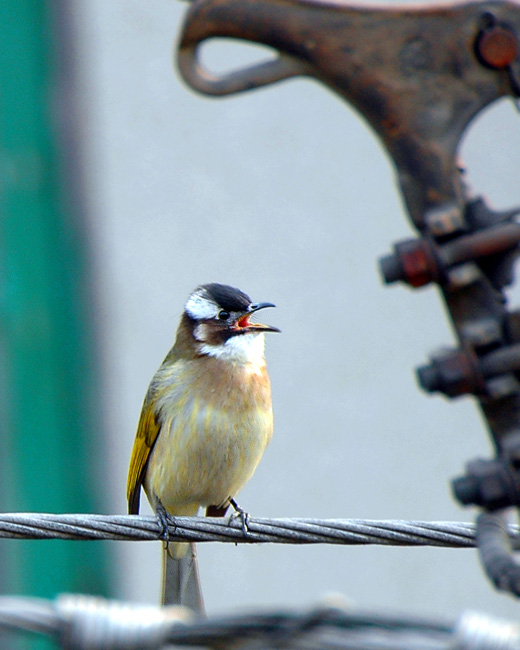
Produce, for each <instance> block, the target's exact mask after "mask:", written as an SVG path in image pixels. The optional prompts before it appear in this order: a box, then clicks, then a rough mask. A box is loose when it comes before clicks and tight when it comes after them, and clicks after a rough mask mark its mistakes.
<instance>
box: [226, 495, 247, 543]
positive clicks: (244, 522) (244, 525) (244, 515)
mask: <svg viewBox="0 0 520 650" xmlns="http://www.w3.org/2000/svg"><path fill="white" fill-rule="evenodd" d="M229 503H230V504H231V506H232V507H233V509H234V511H235V512H234V514H232V515H231V518H230V521H232V520H233V519H235V518H236V517H239V518H240V521H241V522H242V532H243V534H244V537H246V536H247V526H248V523H249V513H247V512H246V511H245V510H244V509H243V508H241V507H240V506H239V505H238V503H237V502H236V501H235V499H233V497H230V498H229Z"/></svg>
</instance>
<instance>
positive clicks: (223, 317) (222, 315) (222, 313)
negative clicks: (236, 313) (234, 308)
mask: <svg viewBox="0 0 520 650" xmlns="http://www.w3.org/2000/svg"><path fill="white" fill-rule="evenodd" d="M228 318H229V312H228V311H225V310H224V309H222V310H221V311H219V313H218V319H219V320H227V319H228Z"/></svg>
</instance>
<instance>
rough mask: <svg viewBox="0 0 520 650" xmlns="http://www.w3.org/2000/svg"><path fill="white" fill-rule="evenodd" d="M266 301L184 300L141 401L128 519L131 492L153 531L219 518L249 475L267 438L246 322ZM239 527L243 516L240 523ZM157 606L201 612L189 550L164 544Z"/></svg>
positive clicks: (260, 339) (263, 377)
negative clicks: (192, 519) (144, 501)
mask: <svg viewBox="0 0 520 650" xmlns="http://www.w3.org/2000/svg"><path fill="white" fill-rule="evenodd" d="M268 307H275V305H274V304H273V303H270V302H259V303H253V302H252V301H251V299H250V298H249V296H248V295H246V294H245V293H244V292H242V291H241V290H239V289H237V288H235V287H231V286H229V285H225V284H219V283H209V284H204V285H201V286H199V287H197V288H196V289H195V290H194V291H193V292H192V293H191V294H190V296H189V297H188V300H187V302H186V304H185V306H184V311H183V313H182V316H181V318H180V321H179V325H178V329H177V333H176V337H175V342H174V345H173V347H172V348H171V350H170V351H169V352H168V354H167V355H166V358H165V359H164V361H163V363H162V364H161V366H160V367H159V369H158V370H157V372H156V373H155V375H154V376H153V378H152V381H151V383H150V386H149V387H148V391H147V393H146V396H145V398H144V403H143V407H142V410H141V415H140V418H139V423H138V426H137V433H136V437H135V442H134V446H133V449H132V454H131V459H130V466H129V470H128V481H127V500H128V512H129V514H138V513H139V503H140V494H141V488H143V489H144V492H145V493H146V496H147V498H148V501H149V502H150V505H151V507H152V509H153V510H154V511H155V513H156V515H157V516H158V517H159V520H160V522H161V525H162V526H163V530H164V531H165V533H166V531H167V524H168V523H172V521H171V519H170V518H172V517H173V523H174V521H175V516H195V515H197V513H198V512H199V509H200V508H206V516H224V515H225V513H226V511H227V509H228V507H229V505H232V506H233V507H234V508H235V509H236V510H237V511H238V513H239V515H241V516H244V514H245V513H244V511H242V509H241V508H240V507H239V506H238V505H237V503H236V501H235V499H234V497H235V495H236V494H237V493H238V492H239V491H240V490H241V489H242V488H243V487H244V485H245V484H246V483H247V482H248V481H249V479H250V478H251V477H252V475H253V473H254V472H255V469H256V467H257V465H258V463H259V462H260V459H261V457H262V455H263V453H264V450H265V448H266V446H267V445H268V443H269V441H270V439H271V436H272V433H273V411H272V403H271V386H270V380H269V375H268V373H267V368H266V361H265V355H264V347H265V340H264V339H265V337H264V333H265V332H279V331H280V330H279V329H278V328H277V327H273V326H271V325H263V324H261V323H258V322H253V321H251V317H252V316H253V314H255V313H256V312H258V311H260V310H261V309H265V308H268ZM245 525H246V520H245V518H244V519H243V526H245ZM163 557H164V561H163V594H162V602H163V604H178V605H185V606H187V607H190V608H191V609H193V610H195V611H196V612H198V613H202V612H203V611H204V605H203V600H202V594H201V588H200V582H199V576H198V567H197V561H196V549H195V545H194V544H193V543H191V544H190V543H187V542H169V543H168V542H167V543H166V547H165V552H164V553H163Z"/></svg>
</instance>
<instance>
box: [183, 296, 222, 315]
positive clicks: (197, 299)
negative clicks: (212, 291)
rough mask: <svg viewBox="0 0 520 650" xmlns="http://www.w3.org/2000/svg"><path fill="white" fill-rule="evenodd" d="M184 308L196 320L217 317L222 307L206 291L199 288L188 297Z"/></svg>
mask: <svg viewBox="0 0 520 650" xmlns="http://www.w3.org/2000/svg"><path fill="white" fill-rule="evenodd" d="M184 310H185V312H186V313H187V314H188V316H189V317H190V318H193V319H194V320H208V319H210V318H215V316H216V315H217V314H218V312H219V310H220V307H219V306H218V305H217V304H216V303H215V302H214V301H213V300H211V298H209V297H208V294H207V292H206V291H204V290H202V289H198V290H197V291H194V292H193V293H192V294H191V296H190V297H189V298H188V302H187V303H186V306H185V307H184Z"/></svg>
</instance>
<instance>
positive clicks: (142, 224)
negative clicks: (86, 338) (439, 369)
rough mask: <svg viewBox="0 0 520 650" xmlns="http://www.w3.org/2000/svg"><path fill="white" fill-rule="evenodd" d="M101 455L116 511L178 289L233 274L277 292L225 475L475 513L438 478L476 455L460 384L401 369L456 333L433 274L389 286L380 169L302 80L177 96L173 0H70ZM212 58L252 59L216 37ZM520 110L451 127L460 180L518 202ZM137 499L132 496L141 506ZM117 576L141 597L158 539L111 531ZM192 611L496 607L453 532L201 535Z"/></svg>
mask: <svg viewBox="0 0 520 650" xmlns="http://www.w3.org/2000/svg"><path fill="white" fill-rule="evenodd" d="M74 7H75V14H76V15H75V18H76V25H77V29H78V36H79V43H78V53H79V62H80V69H81V80H80V81H81V92H82V94H83V97H84V102H83V112H84V114H83V127H84V130H83V136H84V145H85V163H86V168H87V172H88V189H89V199H90V210H91V221H92V224H91V225H92V238H93V241H94V245H95V258H96V262H97V269H96V282H97V286H98V291H99V304H100V310H99V315H98V317H99V318H98V320H99V323H100V326H101V332H102V355H103V362H104V377H103V381H104V382H105V386H106V390H107V397H106V407H107V425H108V430H109V438H108V440H107V454H108V457H109V464H110V467H111V469H112V471H111V473H110V476H109V477H107V494H106V511H108V512H115V513H124V512H125V511H126V503H125V483H126V471H127V465H128V460H129V456H130V450H131V446H132V442H133V438H134V434H135V428H136V424H137V419H138V416H139V412H140V408H141V403H142V398H143V396H144V393H145V391H146V388H147V385H148V382H149V380H150V378H151V376H152V374H153V372H154V371H155V369H156V368H157V367H158V365H159V364H160V362H161V361H162V359H163V357H164V355H165V353H166V352H167V350H168V349H169V347H170V345H171V344H172V341H173V337H174V333H175V329H176V326H177V319H178V317H179V315H180V312H181V310H182V307H183V304H184V301H185V299H186V297H187V295H188V293H189V292H190V291H191V290H192V289H193V288H194V287H195V286H197V285H198V284H200V283H203V282H208V281H219V282H224V283H230V284H233V285H236V286H238V287H240V288H242V289H243V290H244V291H246V292H247V293H249V294H250V295H251V296H252V298H253V299H254V300H269V301H273V302H275V303H276V304H277V305H278V309H277V310H276V311H273V312H271V313H270V314H269V319H270V322H272V323H273V324H275V325H277V326H279V327H280V328H281V329H282V330H283V334H281V335H268V341H267V357H268V362H269V368H270V373H271V378H272V384H273V393H274V408H275V435H274V439H273V442H272V443H271V445H270V447H269V449H268V451H267V453H266V454H265V457H264V459H263V461H262V463H261V465H260V467H259V469H258V471H257V473H256V475H255V477H254V478H253V480H252V481H251V482H250V484H249V485H248V486H247V487H246V488H245V489H244V491H243V492H242V493H241V494H240V495H239V503H241V504H242V505H243V506H244V507H245V508H246V509H247V510H248V511H249V512H250V513H251V514H253V515H259V516H266V517H281V516H285V517H291V516H300V517H357V518H371V519H378V518H385V519H392V518H399V519H424V520H469V521H471V520H472V517H473V513H471V512H468V511H462V510H461V509H460V508H459V507H458V506H457V505H456V504H455V503H454V501H453V500H452V498H451V496H450V490H449V486H448V480H449V479H450V478H451V477H453V476H455V475H457V474H459V473H460V472H461V471H462V468H463V465H464V463H465V462H466V461H467V460H469V459H471V458H474V457H475V456H477V455H483V456H486V455H488V454H489V453H490V444H489V442H488V440H487V437H486V433H485V430H484V427H483V424H482V421H481V419H480V417H479V415H478V413H477V409H476V408H475V406H474V405H473V404H472V402H471V400H469V399H466V400H460V401H457V402H456V403H448V402H447V401H444V400H443V399H441V398H432V397H427V396H425V395H424V394H423V393H421V392H420V391H419V390H418V388H417V386H416V384H415V380H414V375H413V368H414V367H415V366H417V365H419V364H421V363H422V362H423V361H425V360H426V358H427V355H428V353H429V352H430V351H432V349H434V348H436V347H438V346H441V345H448V344H450V343H452V342H453V336H452V334H451V331H450V328H449V326H448V324H447V321H446V318H445V316H444V312H443V308H442V306H441V301H440V299H439V297H438V295H437V293H436V291H435V289H433V288H429V289H424V290H422V291H417V292H413V293H412V292H411V291H409V290H407V289H405V288H402V287H392V288H385V287H384V286H383V285H382V282H381V281H380V278H379V274H378V271H377V266H376V259H377V257H378V256H380V255H381V254H384V253H386V252H387V251H388V250H389V248H390V245H391V244H392V242H394V241H395V240H398V239H402V238H405V237H407V236H410V235H411V234H412V229H411V227H410V226H409V225H408V222H407V220H406V217H405V214H404V211H403V208H402V206H401V202H400V198H399V196H398V193H397V189H396V185H395V182H394V172H393V168H392V166H391V164H390V162H389V159H388V157H387V156H386V154H385V153H384V152H383V150H382V148H381V146H380V145H379V144H378V142H377V141H376V139H375V137H374V136H373V135H372V133H371V132H370V131H369V130H368V128H367V127H366V125H365V124H364V123H363V121H362V120H361V119H360V118H359V117H358V116H357V114H355V113H354V112H353V111H352V110H351V109H350V108H349V106H348V105H346V104H345V103H344V102H342V101H341V100H340V99H339V98H338V97H336V96H334V95H333V94H331V93H330V92H329V91H327V90H325V89H324V88H322V87H321V86H319V85H318V84H317V83H315V82H312V81H309V80H293V81H290V82H286V83H283V84H280V85H277V86H275V87H272V88H268V89H264V90H261V91H258V92H255V93H251V94H249V95H242V96H237V97H234V98H229V99H222V100H215V99H208V98H204V97H202V96H199V95H196V94H194V93H193V92H192V91H191V90H189V89H188V88H187V87H186V86H185V85H184V84H183V83H182V82H181V80H180V78H179V76H178V74H177V72H176V71H175V70H174V69H173V67H172V49H173V43H174V41H175V40H176V37H177V34H178V32H179V28H180V24H181V20H182V15H183V12H184V11H185V8H186V5H184V4H181V3H175V2H174V1H173V0H154V1H153V2H144V1H142V0H110V2H106V1H104V0H90V1H89V2H88V3H81V2H79V1H77V2H76V3H75V4H74ZM207 56H208V60H211V61H212V65H213V66H214V67H217V68H218V67H219V66H222V67H226V66H227V65H230V64H231V63H233V62H234V64H236V65H241V64H243V62H244V61H248V60H249V57H250V56H251V53H250V51H249V49H248V48H246V47H245V46H243V47H240V46H236V47H234V48H223V47H217V46H215V47H213V48H212V49H211V48H210V49H209V50H208V55H207ZM518 124H519V122H518V115H517V114H516V113H515V111H514V108H513V105H512V104H511V103H503V104H500V105H499V106H497V107H496V108H495V109H494V110H493V111H491V112H490V113H489V114H488V115H487V116H486V117H485V118H484V119H483V120H481V121H480V122H479V124H477V125H476V126H475V128H474V129H473V130H472V131H471V134H470V137H469V139H468V141H467V142H466V143H465V147H464V157H465V159H466V162H467V163H468V167H469V171H470V178H471V179H473V181H474V187H475V189H477V190H479V191H483V192H485V193H487V195H488V196H489V197H490V199H491V201H492V203H493V205H495V206H496V207H509V206H510V205H512V204H514V203H515V202H516V203H518V181H517V178H518V162H517V152H518V150H519V148H520V147H519V145H520V136H519V129H518ZM145 512H148V510H147V509H145ZM117 554H118V559H117V561H118V566H119V570H120V591H119V594H118V595H119V596H121V597H124V598H128V599H132V600H140V601H147V602H156V600H157V597H158V590H159V587H158V585H159V570H160V545H159V544H158V543H142V544H137V543H136V544H130V543H128V544H118V545H117ZM200 559H201V574H202V580H203V584H204V591H205V596H206V601H207V606H208V609H209V611H211V612H216V611H228V610H238V609H240V608H244V607H246V608H247V607H250V606H257V605H276V604H284V605H306V604H311V603H313V602H315V601H316V600H317V599H318V598H320V597H322V596H324V595H326V594H329V593H331V592H334V593H338V592H339V593H342V594H344V595H345V596H346V597H347V598H348V599H349V600H350V601H351V602H353V603H354V604H356V605H358V606H361V607H363V608H378V609H379V608H382V609H385V610H389V609H390V610H404V611H410V612H416V613H424V614H432V615H437V614H442V615H450V616H451V615H457V614H459V613H460V612H461V611H462V610H465V609H467V608H478V609H481V610H485V611H487V612H489V613H495V614H502V615H504V616H509V617H511V618H512V617H514V616H515V615H516V614H517V611H518V610H517V608H516V605H515V603H514V602H513V601H512V600H511V599H509V598H507V597H505V596H502V595H497V594H496V593H495V592H494V591H493V590H492V589H491V587H490V586H489V585H488V583H487V582H486V580H485V578H484V577H483V575H482V573H481V570H480V567H479V564H478V560H477V557H476V555H475V553H474V552H473V551H470V550H440V549H405V548H383V547H367V548H351V547H329V546H318V547H301V548H297V547H293V546H274V545H270V546H255V547H243V546H239V547H234V546H231V545H217V544H211V545H204V546H202V545H201V546H200Z"/></svg>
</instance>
